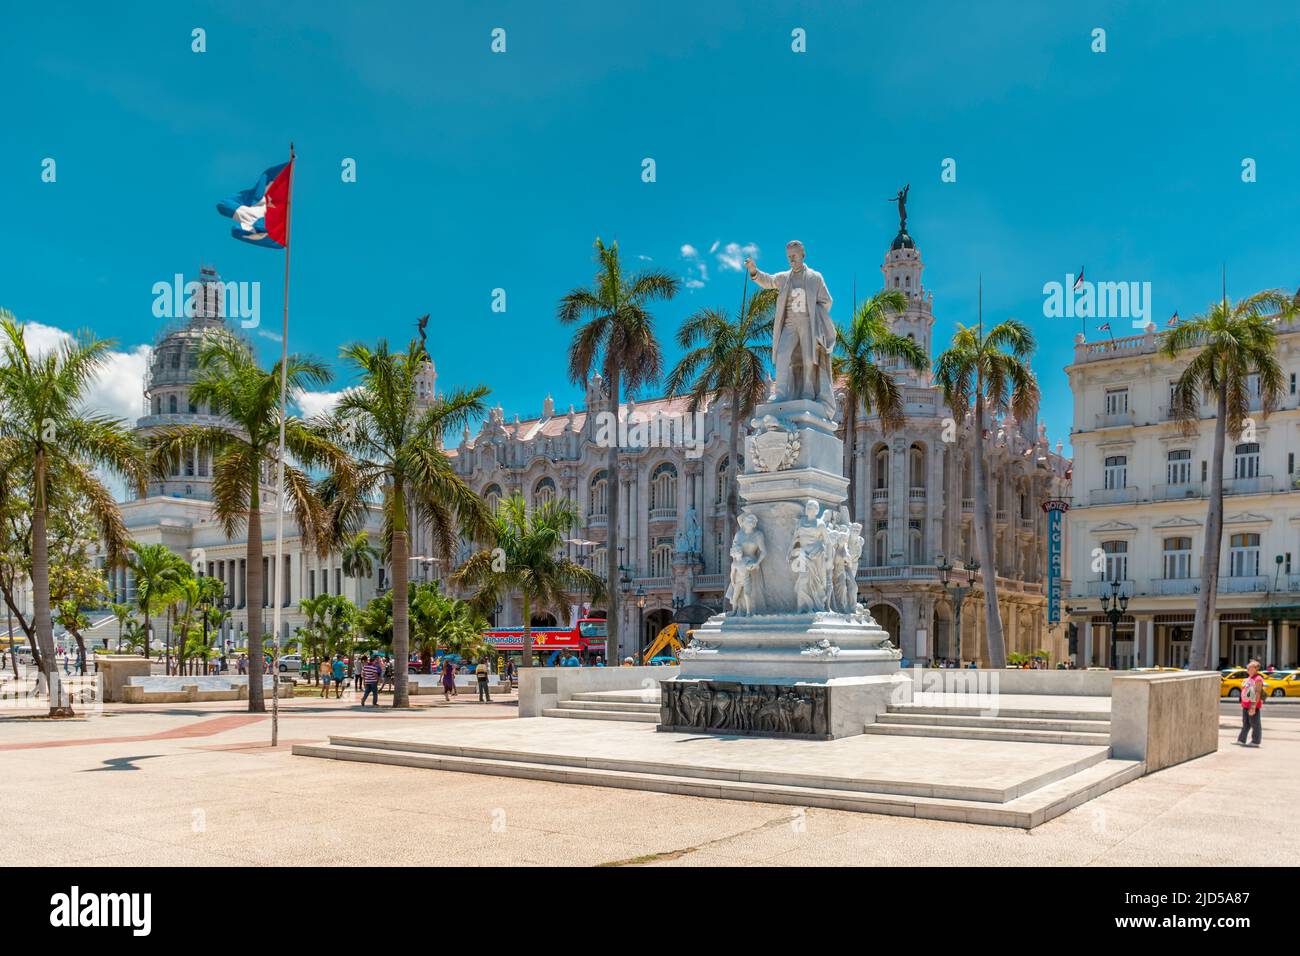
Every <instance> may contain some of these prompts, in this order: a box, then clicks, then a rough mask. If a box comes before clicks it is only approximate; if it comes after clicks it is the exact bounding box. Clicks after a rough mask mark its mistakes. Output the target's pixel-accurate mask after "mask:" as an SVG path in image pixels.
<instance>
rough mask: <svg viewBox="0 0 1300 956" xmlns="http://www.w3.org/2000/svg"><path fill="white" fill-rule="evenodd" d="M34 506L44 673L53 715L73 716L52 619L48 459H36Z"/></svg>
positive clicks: (35, 588)
mask: <svg viewBox="0 0 1300 956" xmlns="http://www.w3.org/2000/svg"><path fill="white" fill-rule="evenodd" d="M33 499H34V500H33V507H32V609H33V615H32V616H33V618H34V619H35V628H34V630H35V632H36V644H37V646H38V647H39V649H40V667H41V673H42V674H44V675H45V686H46V688H47V689H48V691H49V694H50V716H51V717H71V716H72V701H70V700H68V699H67V695H66V694H65V693H64V691H63V684H62V681H61V680H60V679H59V675H58V674H57V672H56V662H55V660H54V620H53V618H51V616H50V551H49V542H48V541H47V540H46V516H45V458H44V454H43V453H41V452H38V453H37V458H36V488H35V494H34V495H33Z"/></svg>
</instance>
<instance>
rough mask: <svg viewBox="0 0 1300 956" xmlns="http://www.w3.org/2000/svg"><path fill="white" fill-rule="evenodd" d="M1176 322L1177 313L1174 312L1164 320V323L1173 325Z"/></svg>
mask: <svg viewBox="0 0 1300 956" xmlns="http://www.w3.org/2000/svg"><path fill="white" fill-rule="evenodd" d="M1177 324H1178V313H1177V312H1174V314H1173V315H1171V316H1170V317H1169V321H1168V322H1166V323H1165V325H1169V326H1174V325H1177Z"/></svg>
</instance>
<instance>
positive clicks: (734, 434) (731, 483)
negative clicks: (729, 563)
mask: <svg viewBox="0 0 1300 956" xmlns="http://www.w3.org/2000/svg"><path fill="white" fill-rule="evenodd" d="M727 455H728V459H727V535H726V537H725V538H723V541H724V542H725V543H726V545H727V556H728V557H727V560H730V555H731V541H732V539H733V538H735V536H736V528H737V522H738V520H739V519H738V518H737V515H738V513H739V511H740V494H739V492H738V490H737V488H736V485H737V484H738V482H737V481H736V477H737V476H738V475H739V474H740V394H739V392H738V391H737V390H736V389H732V392H731V427H730V430H729V432H728V436H727ZM703 504H704V502H700V505H701V506H703ZM723 572H724V573H729V569H723Z"/></svg>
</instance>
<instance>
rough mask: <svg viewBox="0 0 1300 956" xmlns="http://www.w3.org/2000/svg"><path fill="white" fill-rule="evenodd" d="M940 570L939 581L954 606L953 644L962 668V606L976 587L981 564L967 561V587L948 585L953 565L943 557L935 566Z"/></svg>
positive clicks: (971, 559)
mask: <svg viewBox="0 0 1300 956" xmlns="http://www.w3.org/2000/svg"><path fill="white" fill-rule="evenodd" d="M934 566H935V567H936V568H938V569H939V581H940V583H941V584H942V585H943V589H944V590H945V591H947V592H948V599H949V600H950V601H952V605H953V619H954V620H953V626H954V628H955V630H956V639H955V640H954V641H953V642H952V643H953V644H955V645H956V651H957V666H958V667H961V606H962V604H963V603H964V602H965V600H966V595H967V594H969V593H970V592H971V589H972V588H974V587H975V575H976V574H978V573H979V569H980V563H979V562H978V561H976V560H975V559H974V558H967V559H966V586H965V587H962V586H961V585H960V584H954V585H952V586H951V587H950V586H949V585H948V575H949V574H951V573H952V570H953V568H952V565H951V564H949V563H948V562H947V561H945V560H944V557H943V555H942V554H941V555H939V558H938V560H937V561H936V562H935V565H934Z"/></svg>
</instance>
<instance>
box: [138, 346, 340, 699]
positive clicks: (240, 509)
mask: <svg viewBox="0 0 1300 956" xmlns="http://www.w3.org/2000/svg"><path fill="white" fill-rule="evenodd" d="M198 364H199V375H198V378H197V380H196V381H195V382H194V384H193V385H191V386H190V400H191V401H192V402H206V403H207V404H208V405H209V406H210V408H211V409H212V414H213V415H219V416H222V417H223V418H224V421H221V422H219V423H216V424H211V425H179V426H175V427H170V428H165V429H162V430H161V431H160V432H159V434H158V435H157V436H156V437H154V438H153V439H152V441H151V448H152V455H151V461H152V466H153V470H154V473H155V474H157V475H159V476H165V475H168V474H171V473H173V472H174V471H175V469H176V467H177V463H178V462H179V461H180V458H181V455H182V454H188V453H189V452H190V451H191V450H194V449H197V450H198V451H199V453H200V454H210V455H212V458H213V467H212V493H213V499H214V500H213V504H214V508H215V511H216V515H217V518H218V519H219V520H220V521H221V523H222V526H223V528H224V530H225V532H226V537H227V539H228V540H233V539H234V538H235V536H236V535H238V534H239V533H240V531H241V530H243V531H244V533H245V535H246V538H247V542H248V544H247V547H246V549H245V565H246V573H245V580H244V587H245V593H246V594H247V595H248V709H249V711H250V712H251V713H262V712H263V711H265V710H266V704H265V700H264V697H263V691H262V670H263V668H262V654H261V653H259V652H258V648H261V647H262V646H263V641H262V615H261V613H260V612H261V606H260V603H259V602H260V597H261V594H262V587H263V585H262V579H263V576H262V508H263V501H262V496H263V486H264V484H265V477H266V476H267V475H270V474H273V473H274V468H275V467H276V463H277V461H278V452H279V440H280V417H281V411H282V410H281V408H280V363H279V362H276V363H275V365H274V366H273V367H272V368H271V369H269V370H267V369H262V368H261V367H259V366H258V364H257V360H256V358H255V357H254V356H253V352H252V349H251V348H250V347H249V346H248V344H247V343H245V342H243V341H241V340H240V339H238V338H236V337H235V336H234V335H233V334H232V333H230V332H214V333H209V334H208V336H206V337H205V339H204V342H203V345H202V346H201V347H200V349H199V357H198ZM286 374H287V376H288V386H289V388H290V389H291V390H292V391H293V392H294V393H295V394H296V393H297V392H299V391H301V390H303V389H304V388H306V387H308V386H316V387H319V386H321V385H324V384H326V383H328V382H329V380H330V373H329V371H328V369H327V368H326V367H325V365H324V364H323V363H322V362H320V361H319V360H317V359H313V358H308V357H304V356H299V355H291V356H289V360H288V364H287V366H286ZM284 432H285V439H284V440H285V448H286V450H287V452H288V454H290V455H292V456H293V458H294V459H295V460H296V461H297V462H299V463H300V464H301V465H302V466H303V467H304V468H315V467H324V468H327V469H329V470H331V471H332V472H333V473H334V474H335V475H338V476H342V477H343V478H344V479H346V476H347V475H348V474H349V473H350V470H351V464H350V461H349V460H348V457H347V455H346V454H345V453H344V452H343V451H342V450H341V449H339V448H338V447H337V446H336V445H334V444H333V443H332V442H330V441H328V440H327V439H326V438H324V437H322V436H321V435H320V434H319V433H317V432H316V431H314V430H313V429H312V428H310V427H308V426H307V424H306V423H304V422H303V421H301V420H300V419H297V418H293V417H289V418H287V419H286V420H285V427H284ZM284 488H285V493H286V495H287V496H288V502H289V504H290V505H291V506H292V508H293V514H294V518H295V519H296V520H297V523H298V530H299V533H300V534H301V535H302V539H303V540H304V541H305V542H308V543H309V544H311V545H314V546H315V547H316V549H317V551H318V553H320V554H321V555H322V556H323V555H324V554H326V553H328V549H329V538H330V520H329V515H328V513H327V512H326V509H325V506H324V504H323V502H322V501H321V499H320V496H319V495H318V494H317V489H316V488H315V487H314V485H313V483H312V481H311V479H310V478H308V476H307V474H306V473H305V472H304V471H302V470H301V469H300V468H298V467H296V466H294V465H291V464H289V463H288V462H285V465H284ZM268 496H269V495H268ZM270 504H271V505H272V506H273V507H274V506H275V503H274V502H271V503H270ZM286 593H287V592H286Z"/></svg>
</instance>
